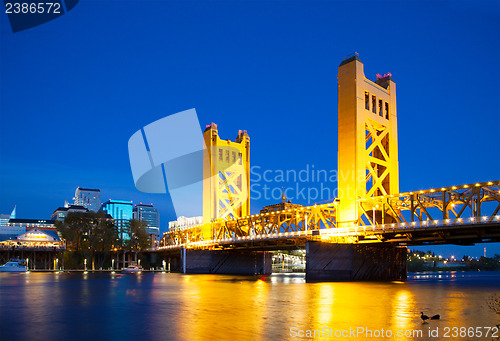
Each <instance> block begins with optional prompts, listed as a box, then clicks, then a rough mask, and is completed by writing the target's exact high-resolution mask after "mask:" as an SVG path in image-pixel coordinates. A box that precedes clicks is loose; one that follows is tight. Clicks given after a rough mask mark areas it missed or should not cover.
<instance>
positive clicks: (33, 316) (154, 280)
mask: <svg viewBox="0 0 500 341" xmlns="http://www.w3.org/2000/svg"><path fill="white" fill-rule="evenodd" d="M493 294H497V295H498V294H500V272H442V273H435V272H433V273H410V274H409V276H408V280H407V281H406V282H365V283H360V282H357V283H314V284H312V283H311V284H309V283H305V279H304V275H303V274H276V275H271V276H260V277H241V276H222V275H181V274H168V273H142V274H118V273H117V274H111V273H88V274H83V273H26V274H24V273H23V274H10V273H0V339H1V340H170V339H178V340H207V339H228V340H249V339H266V340H281V339H295V340H297V339H299V338H297V337H296V338H293V337H291V328H296V329H295V330H304V331H306V330H311V329H317V330H322V329H323V328H331V329H332V330H345V329H349V327H351V328H357V327H363V328H365V329H371V330H380V329H381V328H384V329H385V330H388V329H389V330H393V331H396V330H421V331H422V332H423V336H424V337H418V338H417V337H413V338H412V337H408V338H393V339H399V340H412V339H415V340H436V338H428V337H427V333H428V328H429V327H431V328H436V327H438V328H440V329H441V330H442V329H443V328H444V327H478V326H482V327H486V326H490V327H491V326H494V325H495V324H497V323H499V320H500V319H499V317H500V316H498V315H496V314H495V313H493V312H492V311H491V310H489V309H488V307H487V301H488V297H490V296H491V295H493ZM421 311H424V312H425V313H427V314H429V315H431V314H440V315H441V317H442V318H441V320H439V321H431V323H429V324H422V323H421V320H420V317H419V315H420V312H421ZM325 339H329V338H325ZM330 339H332V338H330ZM341 339H345V340H348V339H353V340H355V339H357V340H362V339H366V338H365V337H357V338H352V337H351V338H349V337H347V338H341ZM379 339H380V338H379ZM448 339H450V338H448ZM454 339H460V338H454ZM463 339H467V338H463ZM482 339H485V340H491V337H490V338H482Z"/></svg>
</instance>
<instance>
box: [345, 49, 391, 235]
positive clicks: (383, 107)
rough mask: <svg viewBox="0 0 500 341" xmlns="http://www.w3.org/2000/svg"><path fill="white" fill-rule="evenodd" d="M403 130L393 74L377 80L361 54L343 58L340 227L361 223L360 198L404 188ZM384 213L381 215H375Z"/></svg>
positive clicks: (385, 193) (378, 217) (377, 218)
mask: <svg viewBox="0 0 500 341" xmlns="http://www.w3.org/2000/svg"><path fill="white" fill-rule="evenodd" d="M397 134H398V131H397V110H396V83H394V81H393V80H392V78H391V74H385V75H384V76H380V75H377V80H376V81H375V82H372V81H370V80H369V79H367V78H366V77H365V74H364V70H363V63H362V62H361V60H360V59H359V57H358V55H357V53H356V54H355V55H354V56H352V57H350V58H347V59H345V60H344V61H342V63H340V66H339V69H338V197H339V200H340V202H339V207H338V211H337V214H338V217H337V222H338V224H339V227H346V226H352V224H354V225H357V224H358V222H359V219H360V217H361V215H362V213H363V212H360V210H361V209H360V207H359V205H358V201H359V199H363V198H369V197H373V196H378V195H387V194H396V193H399V165H398V136H397ZM373 212H375V210H373ZM370 214H371V215H373V214H372V213H371V212H370V213H369V214H368V215H370ZM381 216H382V215H380V216H379V215H378V214H376V216H375V218H376V219H375V220H379V219H380V218H381ZM372 219H373V217H372Z"/></svg>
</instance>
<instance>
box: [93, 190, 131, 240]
mask: <svg viewBox="0 0 500 341" xmlns="http://www.w3.org/2000/svg"><path fill="white" fill-rule="evenodd" d="M101 210H103V211H104V212H106V213H107V214H109V215H110V216H111V218H113V221H114V223H115V226H116V228H117V230H118V233H119V235H120V238H121V239H130V236H129V235H128V233H126V232H125V231H124V230H125V228H126V227H127V223H128V221H129V220H130V219H132V218H133V212H132V211H133V204H132V201H125V200H111V199H109V200H108V201H106V202H105V203H103V204H102V206H101Z"/></svg>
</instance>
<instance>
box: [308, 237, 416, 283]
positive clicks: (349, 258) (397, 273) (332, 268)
mask: <svg viewBox="0 0 500 341" xmlns="http://www.w3.org/2000/svg"><path fill="white" fill-rule="evenodd" d="M406 253H407V249H406V247H395V246H392V245H366V244H365V245H360V244H332V243H326V242H319V241H318V242H316V241H309V242H307V243H306V281H307V282H320V281H321V282H328V281H394V280H404V279H406Z"/></svg>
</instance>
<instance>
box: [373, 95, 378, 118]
mask: <svg viewBox="0 0 500 341" xmlns="http://www.w3.org/2000/svg"><path fill="white" fill-rule="evenodd" d="M372 111H373V113H374V114H376V113H377V97H375V96H372Z"/></svg>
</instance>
